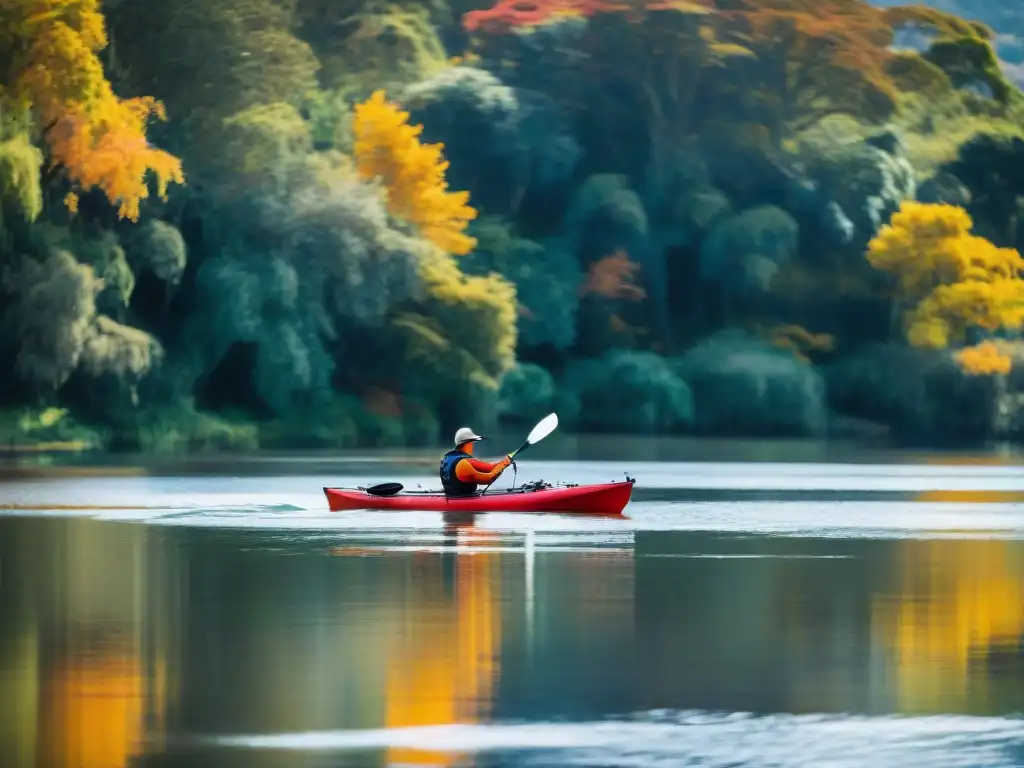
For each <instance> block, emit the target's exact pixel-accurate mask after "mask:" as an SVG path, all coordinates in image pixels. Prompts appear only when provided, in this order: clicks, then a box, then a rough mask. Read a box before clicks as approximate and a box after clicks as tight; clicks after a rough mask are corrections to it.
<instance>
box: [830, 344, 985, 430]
mask: <svg viewBox="0 0 1024 768" xmlns="http://www.w3.org/2000/svg"><path fill="white" fill-rule="evenodd" d="M825 379H826V381H827V382H828V391H829V402H830V404H831V406H832V408H833V409H835V410H836V411H839V412H841V413H845V414H848V415H850V416H856V417H859V418H864V419H871V420H874V421H879V422H882V423H884V424H887V425H888V426H889V427H890V428H891V429H892V431H893V433H894V434H895V435H896V436H898V437H899V438H901V439H904V440H908V441H913V442H964V441H976V440H983V439H986V438H988V437H990V436H991V434H992V431H993V427H994V417H995V382H994V381H993V378H992V377H990V376H970V375H968V374H966V373H964V372H963V370H961V369H960V367H959V366H958V365H957V364H956V361H955V360H954V359H953V357H952V355H951V354H950V353H949V352H948V351H938V350H929V349H915V348H913V347H906V346H902V345H898V344H875V345H871V346H869V347H866V348H864V349H862V350H861V351H859V352H857V353H856V354H854V355H851V356H850V357H847V358H844V359H843V360H839V361H837V362H836V363H833V364H832V365H830V366H829V367H828V368H827V369H826V372H825Z"/></svg>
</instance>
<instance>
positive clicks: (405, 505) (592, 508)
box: [324, 479, 636, 515]
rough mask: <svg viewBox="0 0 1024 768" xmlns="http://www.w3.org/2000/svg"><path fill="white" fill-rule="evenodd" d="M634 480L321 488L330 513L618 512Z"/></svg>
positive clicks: (627, 499) (607, 513) (598, 513)
mask: <svg viewBox="0 0 1024 768" xmlns="http://www.w3.org/2000/svg"><path fill="white" fill-rule="evenodd" d="M635 482H636V481H635V480H633V479H628V480H626V481H625V482H620V483H603V484H600V485H566V486H560V487H554V486H551V485H547V484H545V485H540V486H533V487H530V486H527V487H523V488H517V489H515V490H511V491H495V492H493V493H492V492H488V493H476V494H473V495H472V496H452V497H448V496H445V494H444V492H443V491H404V492H400V493H396V494H394V495H391V496H378V495H375V494H370V493H367V492H366V489H365V488H324V494H325V495H326V496H327V503H328V504H329V505H330V508H331V511H332V512H342V511H346V510H353V509H393V510H404V511H420V512H556V513H576V514H588V515H621V514H622V510H623V509H625V507H626V505H627V504H628V503H629V497H630V496H631V495H632V493H633V484H634V483H635Z"/></svg>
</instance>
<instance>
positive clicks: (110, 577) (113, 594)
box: [0, 445, 1024, 768]
mask: <svg viewBox="0 0 1024 768" xmlns="http://www.w3.org/2000/svg"><path fill="white" fill-rule="evenodd" d="M652 450H653V449H652ZM751 450H754V453H755V454H757V455H754V456H748V457H747V458H750V459H751V460H750V461H742V462H740V461H737V462H735V463H728V462H727V461H725V455H724V454H725V453H727V452H723V451H719V450H718V449H715V448H714V447H713V446H710V445H709V446H708V447H707V448H706V450H703V451H702V454H703V458H705V459H707V460H705V461H700V462H697V461H692V460H678V461H676V460H666V459H665V457H664V456H663V455H660V454H659V455H654V454H647V455H640V456H639V457H638V456H637V455H636V454H635V452H634V455H633V460H632V463H630V464H629V465H627V464H626V463H623V462H621V461H605V460H600V459H597V458H589V459H588V458H586V457H584V459H582V460H575V461H561V462H560V461H554V460H553V459H552V458H551V456H550V454H545V453H544V451H543V450H540V449H539V448H538V450H537V452H536V456H535V457H533V458H531V459H526V458H524V460H523V461H522V462H521V464H520V468H519V478H518V479H519V481H522V480H531V479H538V478H544V479H548V480H556V479H557V480H566V481H575V482H590V481H595V480H603V479H620V478H621V477H622V473H623V472H624V471H628V472H629V474H630V475H631V476H634V477H636V478H637V481H638V484H637V489H636V492H635V495H634V500H633V502H632V503H631V504H630V506H629V507H627V510H626V515H625V516H624V517H623V518H621V519H613V520H608V519H589V518H587V519H579V518H572V517H567V516H540V515H508V514H506V515H500V514H491V515H481V516H479V517H477V518H476V519H475V520H471V521H466V520H460V521H455V520H445V519H443V518H442V516H441V515H439V514H429V513H423V514H420V513H368V512H354V513H333V514H332V513H330V512H328V511H327V508H326V504H325V501H324V498H323V494H322V492H321V487H322V486H324V485H345V484H348V485H354V484H356V483H357V482H364V481H378V480H383V479H398V480H400V481H402V482H404V483H406V485H412V486H414V485H415V484H416V483H417V482H422V483H424V484H425V485H431V486H433V485H434V483H433V482H432V478H433V472H434V471H435V470H434V464H436V457H432V456H429V455H424V456H412V457H409V456H406V457H395V456H391V457H385V456H381V457H380V458H379V460H374V461H365V460H364V461H360V460H356V459H345V458H339V459H332V460H329V459H298V458H278V459H271V458H254V459H248V460H245V461H231V460H226V459H225V460H206V461H200V460H194V461H188V462H179V463H177V464H165V465H154V464H152V463H145V464H143V463H140V464H136V465H134V466H133V467H130V468H125V467H120V468H117V467H113V466H111V467H99V468H97V467H91V468H90V467H72V468H65V469H62V470H56V471H52V472H43V471H37V470H31V471H29V470H24V471H9V472H8V473H7V474H8V477H7V479H6V480H3V481H2V482H0V508H2V509H0V617H2V618H0V765H2V766H3V768H50V767H51V766H54V767H57V766H59V767H60V768H128V767H129V766H132V767H133V768H141V767H143V766H182V767H184V766H189V767H190V768H193V767H194V768H234V766H239V767H241V766H245V767H246V768H250V767H251V768H263V767H264V766H265V767H266V768H271V767H274V768H277V767H278V766H280V768H321V767H322V768H327V767H328V766H330V767H331V768H347V767H348V766H368V767H373V766H411V765H416V766H475V767H477V768H485V767H491V766H544V767H549V768H555V767H556V766H593V767H597V766H636V767H637V768H648V767H652V768H653V767H654V766H703V767H704V768H719V767H721V768H725V767H726V766H729V767H730V768H739V767H740V766H742V767H744V768H745V767H747V766H750V767H751V768H753V767H759V766H771V767H773V768H788V767H790V766H794V767H795V766H802V767H807V768H811V767H813V768H820V767H822V766H829V767H831V768H835V767H837V766H839V767H846V766H870V768H889V767H891V766H906V767H907V768H922V767H924V766H927V767H928V768H944V767H945V766H987V767H989V766H1021V765H1024V719H1021V716H1020V713H1021V712H1022V711H1024V648H1022V642H1024V459H1022V458H1021V457H1020V456H1017V457H1016V458H1014V457H1012V456H1010V457H1002V458H996V457H993V456H988V457H986V456H980V455H976V456H967V455H962V456H950V455H937V454H935V455H916V456H914V455H907V454H888V453H886V454H870V455H869V454H866V453H858V454H843V455H836V454H835V453H834V452H832V451H830V450H825V449H823V448H822V447H821V446H818V447H816V448H814V447H812V448H808V447H806V446H804V447H800V446H796V447H795V449H794V450H795V454H792V455H795V456H796V457H797V458H798V459H799V460H798V461H791V462H788V463H771V462H767V461H764V460H763V459H764V458H765V457H767V456H772V455H777V454H778V452H777V451H776V452H772V451H760V452H758V450H756V449H751ZM733 453H734V455H743V453H742V451H734V452H733ZM576 455H579V454H576ZM815 456H818V457H821V458H823V459H825V461H821V462H814V461H813V460H814V458H815ZM659 458H661V459H662V460H658V459H659ZM690 458H693V457H690ZM641 459H642V461H641ZM758 459H760V460H758ZM122 463H123V460H122ZM509 480H511V478H509Z"/></svg>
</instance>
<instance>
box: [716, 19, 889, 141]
mask: <svg viewBox="0 0 1024 768" xmlns="http://www.w3.org/2000/svg"><path fill="white" fill-rule="evenodd" d="M723 5H725V4H723ZM719 19H720V23H721V32H720V34H721V35H722V37H723V39H725V40H728V41H729V42H731V43H733V44H735V45H738V46H741V47H743V48H745V49H747V50H748V51H749V52H750V54H751V55H750V56H749V57H747V58H746V59H736V60H734V61H733V65H732V66H731V67H730V68H729V69H728V71H726V72H723V73H722V78H721V79H722V90H721V93H722V98H725V99H735V100H736V104H737V106H738V107H740V112H741V113H742V114H743V115H744V116H745V117H747V119H749V120H750V121H751V122H755V123H757V124H759V125H763V126H765V127H766V128H767V129H768V131H769V134H770V136H771V138H772V140H773V143H775V144H778V143H779V142H780V141H781V140H782V139H784V138H786V137H787V136H789V135H791V134H793V133H796V132H799V131H802V130H804V129H806V128H809V127H811V126H813V125H814V124H816V123H817V122H819V121H820V120H822V119H823V118H825V117H828V116H829V115H834V114H852V115H854V116H855V117H857V118H859V119H865V120H867V121H871V122H874V121H881V120H884V119H885V118H887V117H889V116H890V115H891V114H892V113H893V112H894V111H895V109H896V91H895V87H894V86H893V84H892V82H891V81H890V79H889V78H888V77H887V75H886V73H885V70H884V65H885V62H886V60H887V58H888V48H889V46H890V45H891V44H892V39H893V35H892V29H891V27H890V26H889V25H888V24H886V22H885V19H884V17H883V15H882V13H881V12H880V11H879V10H877V9H875V8H873V7H872V6H870V5H869V4H868V3H866V2H863V0H739V1H738V2H736V3H730V4H728V6H726V7H725V9H724V10H722V11H721V12H720V17H719Z"/></svg>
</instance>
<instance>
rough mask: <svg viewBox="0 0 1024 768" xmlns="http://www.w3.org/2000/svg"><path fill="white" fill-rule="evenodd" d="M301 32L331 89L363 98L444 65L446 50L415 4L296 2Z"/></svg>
mask: <svg viewBox="0 0 1024 768" xmlns="http://www.w3.org/2000/svg"><path fill="white" fill-rule="evenodd" d="M297 6H298V12H297V16H298V20H299V23H300V27H299V33H300V35H301V37H302V39H303V40H305V41H308V42H309V44H310V45H311V46H312V49H313V51H314V52H315V53H316V55H317V57H318V58H319V61H320V62H321V64H322V71H321V73H320V80H321V82H322V83H323V85H324V86H325V87H327V88H329V89H332V90H342V91H345V92H347V93H348V94H349V95H350V96H352V97H353V98H355V99H358V100H362V99H365V98H366V97H367V96H369V95H370V93H371V92H372V91H373V90H375V89H376V88H385V89H388V90H391V89H393V88H395V87H396V86H399V85H401V84H403V83H409V82H413V81H415V80H417V79H420V78H423V77H426V76H429V75H431V74H433V73H434V72H437V71H438V70H441V69H443V68H444V67H445V66H446V65H447V62H448V53H447V51H446V50H445V47H444V44H443V43H442V41H441V38H440V35H439V30H438V29H437V28H436V27H435V26H434V25H433V24H431V21H430V11H429V9H428V8H427V7H425V6H424V4H422V3H415V2H400V1H399V2H389V3H387V4H384V3H373V2H363V1H362V0H360V2H350V1H349V0H299V2H298V3H297Z"/></svg>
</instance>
